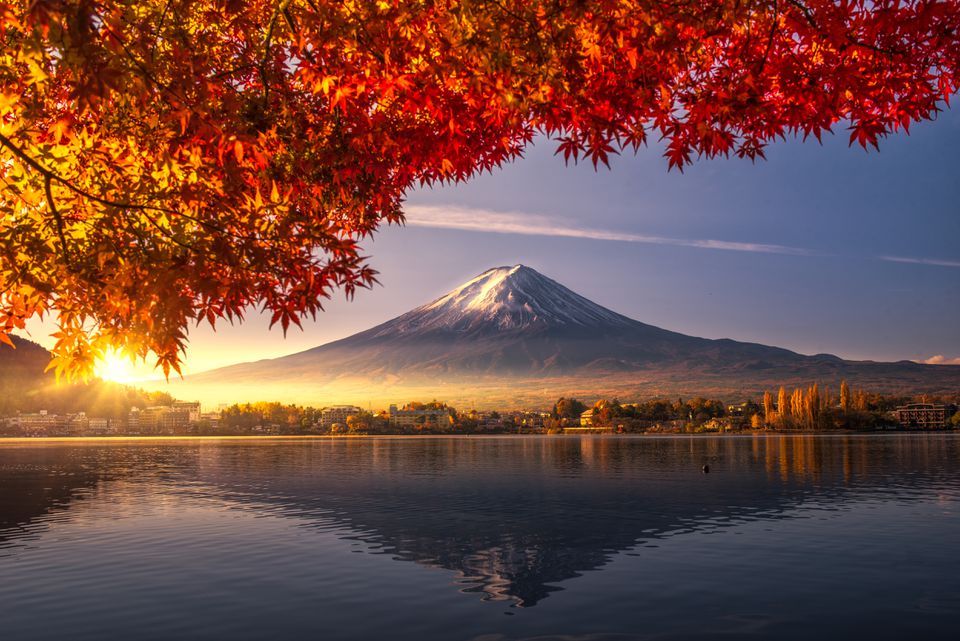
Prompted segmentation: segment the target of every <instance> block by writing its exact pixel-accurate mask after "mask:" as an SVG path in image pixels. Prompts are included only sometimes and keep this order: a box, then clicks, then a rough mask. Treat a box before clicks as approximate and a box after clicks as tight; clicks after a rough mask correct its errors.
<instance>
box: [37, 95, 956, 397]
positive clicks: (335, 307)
mask: <svg viewBox="0 0 960 641" xmlns="http://www.w3.org/2000/svg"><path fill="white" fill-rule="evenodd" d="M847 138H848V136H847V134H846V132H845V131H844V129H843V127H842V126H838V127H837V135H835V136H833V137H828V138H825V139H824V142H823V144H822V145H821V144H818V143H817V142H816V141H814V140H812V139H811V140H810V141H807V142H802V141H799V140H791V139H788V140H787V141H784V142H779V143H776V144H773V145H772V146H771V147H770V148H769V149H768V151H767V160H765V161H763V160H761V161H758V162H757V163H755V164H753V163H751V162H750V161H748V160H740V159H736V158H731V159H713V160H700V161H697V162H696V163H695V164H694V165H693V166H691V167H688V168H687V169H686V170H685V172H684V173H683V174H681V173H679V172H677V171H676V170H674V171H672V172H668V171H667V163H666V161H665V160H664V159H663V157H662V148H660V147H658V146H657V145H651V146H650V147H648V148H645V149H642V150H641V151H640V152H639V153H638V154H636V155H634V154H633V153H632V152H630V153H628V154H626V155H624V156H621V157H616V158H614V159H613V160H612V163H611V164H612V168H611V169H606V168H604V167H602V166H601V168H600V169H599V171H595V170H594V168H593V166H592V165H591V164H589V163H586V164H580V165H572V164H571V165H565V163H564V162H563V160H562V157H560V156H555V155H554V151H555V148H556V147H555V144H554V143H551V142H550V141H548V140H542V139H541V140H537V141H536V142H535V144H534V145H533V146H532V147H531V148H529V149H528V150H527V153H526V155H525V157H524V158H523V159H520V160H517V161H515V162H512V163H510V164H508V165H505V166H503V167H502V168H499V169H497V170H495V171H493V172H492V173H490V174H484V175H481V176H477V177H475V178H474V179H472V180H471V181H469V182H467V183H464V184H458V185H449V186H442V187H436V188H424V189H418V190H416V191H414V192H412V193H410V194H409V196H408V199H407V204H406V212H407V224H406V225H405V226H404V227H397V226H393V227H388V228H384V229H383V230H381V232H380V233H379V234H378V235H377V236H376V237H375V238H374V239H373V240H372V241H369V242H368V243H367V245H366V246H365V249H366V252H367V254H368V255H370V256H371V265H372V266H373V267H374V268H376V269H378V270H379V271H380V276H379V278H380V283H381V284H380V285H379V286H377V287H375V288H374V289H373V290H370V291H362V292H360V293H359V294H358V295H357V297H356V299H355V300H354V301H353V302H347V301H345V300H344V299H343V297H342V296H338V297H336V298H335V299H334V300H333V301H331V302H330V304H329V305H327V311H326V312H325V313H324V314H322V315H321V316H320V317H319V318H318V319H317V321H316V322H312V321H307V322H305V323H304V328H305V329H304V330H303V331H300V330H297V329H296V328H293V329H291V331H290V332H289V333H288V335H287V336H286V337H284V336H283V333H282V332H281V331H280V330H279V329H278V328H275V329H273V330H268V329H267V326H268V322H267V319H265V318H262V317H258V316H257V315H256V314H255V313H254V314H251V315H250V317H249V318H248V321H247V322H245V323H243V324H242V325H235V326H230V325H224V326H223V327H221V328H219V329H218V330H217V331H216V332H213V331H211V330H210V329H209V328H207V327H202V328H198V329H195V330H192V331H191V336H190V338H191V344H190V348H189V351H188V354H187V359H186V367H185V372H186V373H188V374H189V373H190V372H198V371H203V370H207V369H211V368H214V367H218V366H222V365H227V364H231V363H236V362H242V361H250V360H258V359H262V358H272V357H276V356H281V355H285V354H290V353H294V352H297V351H301V350H304V349H308V348H310V347H315V346H317V345H320V344H323V343H326V342H328V341H331V340H335V339H338V338H343V337H345V336H348V335H350V334H353V333H355V332H357V331H361V330H363V329H366V328H368V327H371V326H373V325H375V324H378V323H380V322H383V321H386V320H388V319H390V318H393V317H394V316H397V315H399V314H401V313H403V312H406V311H408V310H410V309H412V308H413V307H416V306H418V305H421V304H423V303H426V302H428V301H431V300H433V299H435V298H437V297H439V296H440V295H442V294H443V293H445V292H446V291H448V290H450V289H452V288H454V287H455V286H457V285H459V284H460V283H462V282H464V281H466V280H468V279H470V278H472V277H473V276H475V275H476V274H478V273H480V272H482V271H484V270H486V269H488V268H490V267H494V266H499V265H514V264H518V263H522V264H525V265H529V266H531V267H533V268H535V269H537V270H539V271H540V272H542V273H543V274H545V275H547V276H549V277H551V278H553V279H554V280H557V281H559V282H560V283H562V284H564V285H566V286H568V287H570V288H571V289H573V290H574V291H576V292H578V293H580V294H582V295H584V296H586V297H587V298H590V299H592V300H594V301H595V302H597V303H599V304H601V305H604V306H606V307H609V308H610V309H613V310H614V311H617V312H619V313H621V314H625V315H627V316H630V317H632V318H635V319H637V320H640V321H642V322H645V323H649V324H652V325H657V326H659V327H663V328H667V329H671V330H674V331H679V332H683V333H686V334H691V335H696V336H703V337H707V338H733V339H737V340H743V341H752V342H759V343H765V344H769V345H777V346H780V347H786V348H788V349H792V350H795V351H798V352H801V353H805V354H814V353H822V352H828V353H832V354H837V355H839V356H841V357H844V358H850V359H872V360H901V359H910V360H918V361H926V360H930V359H933V362H952V361H956V362H958V363H960V175H958V169H960V109H956V108H955V109H953V110H948V111H946V112H944V113H942V114H940V117H939V118H938V119H937V120H936V121H934V122H925V123H921V124H918V125H914V127H913V128H912V129H911V133H910V135H904V134H902V133H901V134H898V135H895V136H893V137H891V138H888V139H887V140H886V141H884V142H882V143H881V146H880V151H879V152H877V151H875V150H871V151H870V152H865V151H864V150H863V149H861V148H860V147H859V146H857V147H849V146H848V144H847ZM32 329H33V332H32V334H33V335H32V338H34V339H35V340H38V342H41V343H43V344H45V345H49V344H51V342H52V341H50V339H49V338H47V336H46V335H45V334H46V333H47V331H48V328H45V327H41V326H38V325H34V326H32ZM117 375H118V376H124V377H126V378H128V379H131V380H135V379H138V378H146V377H150V376H154V375H156V374H155V372H152V371H151V368H150V367H144V366H141V367H138V368H136V369H135V370H130V371H126V372H118V373H117Z"/></svg>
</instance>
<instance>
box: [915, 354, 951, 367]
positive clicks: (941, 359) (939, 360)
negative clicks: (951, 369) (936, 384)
mask: <svg viewBox="0 0 960 641" xmlns="http://www.w3.org/2000/svg"><path fill="white" fill-rule="evenodd" d="M920 362H921V363H925V364H926V365H960V357H957V358H947V357H946V356H944V355H943V354H937V355H936V356H931V357H930V358H928V359H926V360H922V361H920Z"/></svg>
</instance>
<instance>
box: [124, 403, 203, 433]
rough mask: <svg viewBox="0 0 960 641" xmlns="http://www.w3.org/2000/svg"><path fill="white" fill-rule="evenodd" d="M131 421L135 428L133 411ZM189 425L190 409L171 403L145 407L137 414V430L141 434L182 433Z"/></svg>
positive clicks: (132, 426)
mask: <svg viewBox="0 0 960 641" xmlns="http://www.w3.org/2000/svg"><path fill="white" fill-rule="evenodd" d="M198 418H199V415H198ZM129 423H130V428H131V430H133V429H134V420H133V412H131V418H130V421H129ZM189 426H190V409H188V408H177V407H173V406H169V405H157V406H154V407H147V408H144V409H142V410H140V412H139V413H138V414H137V419H136V430H137V432H138V433H140V434H167V435H169V434H182V433H183V432H185V431H186V430H187V428H188V427H189Z"/></svg>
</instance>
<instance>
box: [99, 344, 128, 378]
mask: <svg viewBox="0 0 960 641" xmlns="http://www.w3.org/2000/svg"><path fill="white" fill-rule="evenodd" d="M95 372H96V376H97V377H98V378H102V379H103V380H105V381H113V382H115V383H131V382H133V381H135V380H136V379H137V371H136V367H135V366H134V364H133V361H132V360H131V359H130V357H129V356H124V355H123V354H122V353H120V352H118V351H115V350H110V351H108V352H107V353H106V354H104V355H103V356H102V357H100V359H98V360H97V365H96V368H95Z"/></svg>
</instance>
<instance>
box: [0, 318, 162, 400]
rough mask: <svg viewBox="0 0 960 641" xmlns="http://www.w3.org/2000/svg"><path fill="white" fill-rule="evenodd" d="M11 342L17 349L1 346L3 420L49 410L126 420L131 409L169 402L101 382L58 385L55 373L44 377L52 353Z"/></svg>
mask: <svg viewBox="0 0 960 641" xmlns="http://www.w3.org/2000/svg"><path fill="white" fill-rule="evenodd" d="M11 338H12V339H13V343H14V345H16V347H17V348H16V349H13V348H11V347H10V346H9V345H5V344H0V417H2V416H10V415H13V414H16V413H17V412H37V411H40V410H48V411H49V412H51V413H54V414H66V413H74V412H87V414H89V415H91V416H98V417H105V418H123V417H125V416H126V415H127V413H128V412H129V411H130V407H131V406H137V407H146V406H147V405H150V404H154V403H155V402H156V401H158V400H166V398H167V395H166V394H162V393H161V394H159V395H158V394H157V393H153V394H150V393H147V392H144V391H142V390H137V389H133V388H128V387H126V386H123V385H118V384H116V383H109V382H104V381H100V380H94V381H91V382H89V383H80V384H65V383H61V384H59V385H58V384H57V383H56V381H55V379H54V376H53V374H52V373H49V374H45V373H44V369H46V367H47V364H48V363H49V362H50V352H48V351H47V350H46V349H44V348H43V347H41V346H40V345H38V344H36V343H34V342H33V341H30V340H27V339H25V338H21V337H19V336H12V337H11Z"/></svg>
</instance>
